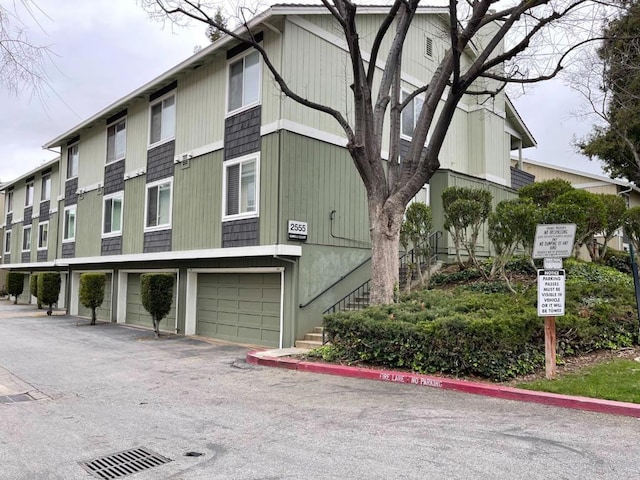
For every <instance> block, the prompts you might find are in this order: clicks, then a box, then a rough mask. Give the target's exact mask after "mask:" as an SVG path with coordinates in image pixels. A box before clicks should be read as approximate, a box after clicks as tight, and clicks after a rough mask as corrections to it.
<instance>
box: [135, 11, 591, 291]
mask: <svg viewBox="0 0 640 480" xmlns="http://www.w3.org/2000/svg"><path fill="white" fill-rule="evenodd" d="M140 1H141V3H142V4H143V5H144V7H145V8H146V9H147V11H149V12H152V13H154V14H156V15H158V14H160V15H164V16H165V18H170V19H172V20H174V21H180V19H182V20H184V19H191V20H196V21H200V22H203V23H205V24H207V25H211V26H214V27H216V28H219V29H220V30H221V31H223V32H224V33H225V34H227V35H230V36H231V37H234V38H236V39H238V40H239V41H242V42H244V43H246V44H250V45H252V46H253V47H254V48H255V49H256V50H257V51H258V52H260V54H261V55H262V58H263V60H264V64H265V65H266V67H267V68H268V70H269V71H270V73H271V75H272V77H273V79H274V80H275V82H276V83H277V84H278V86H279V87H280V89H281V91H282V92H283V93H284V94H285V95H286V96H287V97H289V98H291V99H292V100H294V101H296V102H298V103H300V104H302V105H304V106H306V107H308V108H311V109H314V110H317V111H320V112H324V113H326V114H327V115H330V116H331V117H333V118H334V119H335V121H336V122H338V124H339V125H340V126H341V128H342V129H343V131H344V134H345V136H346V138H347V149H348V151H349V153H350V155H351V157H352V159H353V162H354V164H355V167H356V169H357V171H358V173H359V174H360V177H361V178H362V181H363V183H364V186H365V189H366V193H367V201H368V210H369V212H368V213H369V222H370V231H371V244H372V287H371V301H372V303H374V304H379V303H389V302H391V301H392V300H393V290H394V286H395V285H396V284H397V282H398V248H399V247H398V246H399V234H400V226H401V224H402V218H403V214H404V211H405V207H406V205H407V204H408V202H409V201H410V200H411V198H413V197H414V196H415V195H416V193H417V192H418V191H419V190H420V189H421V188H422V186H423V185H424V184H425V183H427V182H428V181H429V179H430V178H431V177H432V176H433V174H434V173H435V172H436V170H437V169H438V168H439V166H440V162H439V160H438V157H439V154H440V150H441V148H442V145H443V142H444V140H445V135H446V134H447V131H448V130H449V126H450V124H451V121H452V119H453V116H454V112H455V111H456V107H457V105H458V103H459V102H460V100H461V99H462V97H463V96H464V95H477V96H479V97H481V100H480V101H484V100H486V101H490V100H491V99H492V98H495V97H496V96H497V95H500V94H501V92H502V90H503V88H504V87H505V85H506V84H508V83H514V82H515V83H520V84H527V83H533V82H538V81H541V80H545V79H549V78H552V77H554V76H555V75H557V74H558V72H560V71H561V70H562V68H563V65H564V63H565V62H566V61H568V60H569V59H570V58H571V54H572V52H573V51H574V49H576V48H577V47H578V46H580V45H582V44H583V43H584V42H586V41H588V40H589V39H590V37H591V36H592V33H591V25H592V22H593V19H594V17H595V15H597V12H598V10H599V8H600V7H599V5H600V4H601V2H599V1H598V0H595V1H593V0H513V1H511V2H505V3H503V2H496V1H495V0H468V1H467V2H457V1H456V0H449V2H448V7H446V11H447V13H448V18H449V20H448V26H446V27H445V28H444V29H443V36H444V37H445V40H446V41H447V43H448V49H447V50H446V52H445V53H444V55H442V57H441V58H440V59H439V64H438V66H437V68H436V69H435V71H434V73H433V75H432V76H430V77H429V78H423V79H421V81H422V82H424V83H423V85H422V86H420V87H419V88H417V89H416V90H415V91H413V92H411V93H410V94H409V95H408V96H405V97H402V98H401V90H400V87H401V82H400V72H401V69H402V53H403V48H404V46H405V39H406V37H407V32H408V31H409V28H410V27H411V24H412V22H413V20H414V18H415V15H416V12H417V10H418V7H419V6H420V0H392V1H391V2H390V3H391V5H389V6H388V11H387V14H386V15H381V17H380V18H381V21H380V26H379V29H378V31H377V33H376V35H375V39H374V40H373V43H372V46H371V48H370V52H368V53H366V54H365V53H364V52H363V48H362V46H361V42H360V37H359V31H358V25H357V22H356V15H357V12H358V5H357V4H356V3H355V2H353V1H351V0H321V1H322V4H323V5H324V7H325V8H326V9H327V13H328V14H329V15H331V16H332V17H333V19H334V20H335V22H336V25H337V26H338V29H339V30H340V31H341V32H342V35H343V39H344V41H345V42H346V44H347V46H348V59H349V77H350V78H351V79H352V84H351V85H350V87H351V93H350V95H351V96H352V98H351V100H352V104H353V110H352V112H350V114H349V115H347V114H346V113H345V112H342V111H340V110H338V109H336V108H333V107H331V106H329V105H325V104H322V103H320V102H318V101H314V100H313V98H312V95H313V92H310V93H308V94H307V96H305V95H303V94H301V93H300V92H296V91H293V90H292V89H291V88H290V87H289V85H288V83H287V79H285V78H283V76H282V75H281V73H280V72H279V71H278V70H277V69H276V67H275V66H274V64H273V63H272V62H271V61H270V59H269V56H268V54H267V52H266V51H265V50H264V48H263V46H262V45H261V44H260V43H258V42H256V41H254V37H253V32H251V31H250V30H249V27H248V23H246V22H245V23H244V27H243V26H242V25H240V26H239V27H238V28H237V29H235V30H233V31H232V30H230V29H225V28H222V27H223V26H222V25H217V24H216V23H215V21H214V20H213V14H214V13H215V9H208V8H206V7H205V6H203V4H201V3H200V2H197V1H194V0H140ZM494 9H495V10H494ZM443 13H444V12H443ZM385 45H389V46H388V47H386V46H385ZM379 65H383V67H382V68H379ZM418 95H421V96H424V103H423V106H422V109H421V111H420V113H419V116H418V119H417V122H416V127H415V130H414V132H413V137H412V141H411V144H410V148H409V151H408V153H407V154H405V155H403V158H402V164H401V163H400V151H399V143H400V128H401V112H402V110H403V108H405V107H406V106H407V105H409V104H411V102H412V100H413V99H414V98H416V97H417V96H418ZM387 114H389V115H388V116H387ZM387 119H389V124H390V128H389V129H386V128H385V121H386V120H387ZM384 132H390V133H389V135H390V138H389V140H390V141H389V145H390V146H389V150H390V151H389V155H388V158H383V152H382V144H383V135H385V133H384ZM427 133H430V135H429V137H428V142H427Z"/></svg>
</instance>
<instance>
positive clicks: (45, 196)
mask: <svg viewBox="0 0 640 480" xmlns="http://www.w3.org/2000/svg"><path fill="white" fill-rule="evenodd" d="M50 199H51V174H50V173H45V174H44V175H42V189H41V191H40V201H41V202H46V201H47V200H50Z"/></svg>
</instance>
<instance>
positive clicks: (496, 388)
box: [247, 350, 640, 418]
mask: <svg viewBox="0 0 640 480" xmlns="http://www.w3.org/2000/svg"><path fill="white" fill-rule="evenodd" d="M258 354H259V352H258V351H255V350H254V351H251V352H249V353H248V354H247V363H250V364H253V365H262V366H265V367H275V368H286V369H289V370H299V371H302V372H310V373H322V374H326V375H338V376H341V377H351V378H363V379H367V380H378V381H382V382H392V383H408V384H411V385H418V386H422V387H431V388H440V389H442V390H452V391H456V392H463V393H471V394H474V395H484V396H487V397H494V398H502V399H506V400H517V401H520V402H530V403H540V404H543V405H551V406H555V407H563V408H573V409H577V410H586V411H589V412H598V413H609V414H614V415H625V416H628V417H637V418H640V405H639V404H635V403H628V402H615V401H612V400H601V399H597V398H589V397H572V396H569V395H558V394H555V393H547V392H536V391H533V390H523V389H520V388H512V387H504V386H501V385H491V384H488V383H478V382H470V381H468V380H455V379H451V378H441V377H433V376H429V375H422V374H418V373H406V372H396V371H392V370H375V369H372V368H361V367H349V366H345V365H334V364H330V363H314V362H306V361H303V360H297V359H293V358H287V357H268V356H258Z"/></svg>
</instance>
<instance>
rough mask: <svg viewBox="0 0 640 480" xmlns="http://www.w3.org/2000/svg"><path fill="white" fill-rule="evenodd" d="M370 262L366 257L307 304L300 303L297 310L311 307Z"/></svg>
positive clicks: (369, 258)
mask: <svg viewBox="0 0 640 480" xmlns="http://www.w3.org/2000/svg"><path fill="white" fill-rule="evenodd" d="M370 260H371V257H368V258H367V259H365V260H363V261H362V262H361V263H360V264H358V265H357V266H355V267H353V268H352V269H351V270H349V271H348V272H347V273H345V274H344V275H342V276H341V277H340V278H339V279H338V280H336V281H335V282H333V283H332V284H331V285H329V286H328V287H327V288H325V289H324V290H322V291H321V292H320V293H318V294H317V295H316V296H315V297H313V298H312V299H311V300H309V301H308V302H307V303H301V304H299V305H298V307H299V308H307V307H308V306H309V305H311V304H312V303H313V302H315V301H316V300H317V299H319V298H320V297H321V296H322V295H324V294H325V293H327V292H328V291H329V290H331V289H332V288H333V287H335V286H336V285H337V284H339V283H340V282H341V281H343V280H344V279H345V278H347V277H348V276H349V275H351V274H352V273H354V272H355V271H356V270H358V269H359V268H360V267H362V266H363V265H364V264H365V263H367V262H369V261H370ZM323 314H324V313H323Z"/></svg>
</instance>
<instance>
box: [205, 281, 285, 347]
mask: <svg viewBox="0 0 640 480" xmlns="http://www.w3.org/2000/svg"><path fill="white" fill-rule="evenodd" d="M197 302H198V304H197V311H196V335H202V336H205V337H212V338H219V339H222V340H230V341H233V342H239V343H251V344H256V345H264V346H269V347H277V346H278V344H279V339H280V274H278V273H255V274H253V273H239V274H234V273H220V274H217V273H200V274H199V275H198V300H197Z"/></svg>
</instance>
